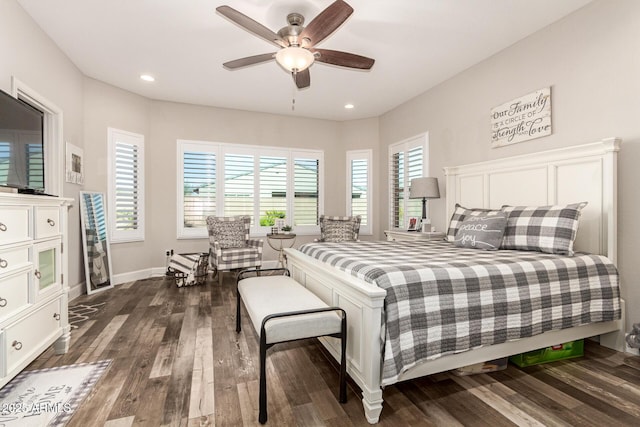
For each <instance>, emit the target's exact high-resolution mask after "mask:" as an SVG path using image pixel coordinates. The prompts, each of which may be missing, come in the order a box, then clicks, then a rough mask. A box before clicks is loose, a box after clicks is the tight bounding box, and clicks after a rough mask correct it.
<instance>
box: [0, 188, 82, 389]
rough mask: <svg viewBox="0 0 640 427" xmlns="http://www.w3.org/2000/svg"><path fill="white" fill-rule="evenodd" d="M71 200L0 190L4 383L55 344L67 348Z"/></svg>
mask: <svg viewBox="0 0 640 427" xmlns="http://www.w3.org/2000/svg"><path fill="white" fill-rule="evenodd" d="M71 201H72V200H71V199H63V198H59V197H47V196H31V195H19V194H13V193H0V387H2V386H4V385H5V384H6V383H7V382H9V381H10V380H11V379H12V378H13V377H14V376H16V375H17V374H18V373H19V372H20V371H21V370H22V369H24V368H25V367H26V366H27V365H28V364H29V363H31V362H32V361H33V360H34V359H35V358H36V357H38V355H40V353H42V352H43V351H44V350H46V349H47V348H48V347H49V346H50V345H51V344H54V343H55V351H56V353H57V354H62V353H66V352H67V350H68V349H69V339H70V327H69V319H68V305H69V302H68V291H69V286H68V284H67V283H66V282H65V276H66V272H67V254H66V248H67V239H68V220H67V218H68V212H67V211H68V208H69V206H70V202H71Z"/></svg>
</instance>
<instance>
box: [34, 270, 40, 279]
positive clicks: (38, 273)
mask: <svg viewBox="0 0 640 427" xmlns="http://www.w3.org/2000/svg"><path fill="white" fill-rule="evenodd" d="M33 274H35V276H36V277H37V278H38V280H40V278H41V277H42V273H40V272H39V271H38V270H36V271H35V272H34V273H33Z"/></svg>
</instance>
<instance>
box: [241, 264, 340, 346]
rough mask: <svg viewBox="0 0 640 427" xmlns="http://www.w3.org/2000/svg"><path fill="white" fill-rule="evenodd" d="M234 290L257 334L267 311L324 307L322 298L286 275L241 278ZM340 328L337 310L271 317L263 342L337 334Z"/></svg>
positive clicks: (274, 312)
mask: <svg viewBox="0 0 640 427" xmlns="http://www.w3.org/2000/svg"><path fill="white" fill-rule="evenodd" d="M238 292H240V295H241V296H242V300H243V301H244V305H245V307H246V308H247V312H248V313H249V317H251V322H252V323H253V327H254V328H255V330H256V332H258V334H260V328H261V326H262V320H263V319H264V318H265V317H267V316H268V315H270V314H276V313H285V312H291V311H300V310H309V309H314V308H324V307H327V304H325V303H324V301H322V300H321V299H320V298H318V297H317V296H316V295H314V294H313V293H312V292H311V291H309V290H308V289H307V288H305V287H304V286H302V285H301V284H299V283H298V282H296V281H295V280H294V279H292V278H291V277H288V276H262V277H250V278H247V279H242V280H240V282H238ZM340 327H341V317H340V315H338V313H336V312H324V313H312V314H304V315H298V316H291V317H284V318H278V319H272V320H270V321H268V322H267V324H266V326H265V331H266V335H267V344H273V343H277V342H283V341H290V340H297V339H303V338H311V337H320V336H324V335H330V334H335V333H339V332H340Z"/></svg>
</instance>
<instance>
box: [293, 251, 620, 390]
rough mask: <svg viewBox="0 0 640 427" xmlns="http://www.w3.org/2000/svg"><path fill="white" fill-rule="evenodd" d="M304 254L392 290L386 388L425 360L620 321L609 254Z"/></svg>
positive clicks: (387, 310)
mask: <svg viewBox="0 0 640 427" xmlns="http://www.w3.org/2000/svg"><path fill="white" fill-rule="evenodd" d="M300 251H301V252H303V253H305V254H307V255H309V256H311V257H313V258H316V259H318V260H321V261H323V262H326V263H328V264H331V265H332V266H334V267H336V268H338V269H340V270H343V271H345V272H347V273H350V274H352V275H353V276H356V277H358V278H360V279H363V280H365V281H367V282H370V283H373V284H376V285H377V286H380V287H381V288H383V289H385V290H386V291H387V297H386V299H385V316H386V330H385V338H386V339H385V345H384V350H383V351H384V355H383V358H384V365H383V373H382V385H389V384H393V383H395V382H397V378H398V376H399V375H400V374H401V373H402V372H404V371H406V370H407V369H409V368H411V367H413V366H414V365H415V364H416V363H417V362H419V361H421V360H425V359H436V358H438V357H440V356H444V355H447V354H452V353H459V352H463V351H466V350H470V349H473V348H477V347H482V346H488V345H492V344H499V343H503V342H506V341H509V340H513V339H517V338H524V337H529V336H533V335H537V334H541V333H543V332H546V331H549V330H553V329H564V328H571V327H575V326H579V325H584V324H588V323H593V322H604V321H610V320H615V319H619V318H620V315H621V314H620V300H619V288H618V271H617V270H616V267H615V266H614V265H613V263H612V262H611V261H610V260H609V259H607V258H606V257H603V256H599V255H588V254H576V255H575V256H572V257H568V256H560V255H552V254H543V253H539V252H528V251H515V250H513V251H512V250H500V251H480V250H475V249H463V248H458V247H455V246H454V245H453V244H451V243H448V242H440V241H430V242H347V243H309V244H306V245H303V246H302V247H301V248H300Z"/></svg>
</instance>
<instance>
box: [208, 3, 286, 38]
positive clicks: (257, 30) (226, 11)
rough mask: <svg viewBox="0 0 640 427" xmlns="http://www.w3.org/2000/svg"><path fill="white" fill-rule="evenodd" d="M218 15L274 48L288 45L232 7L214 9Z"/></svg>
mask: <svg viewBox="0 0 640 427" xmlns="http://www.w3.org/2000/svg"><path fill="white" fill-rule="evenodd" d="M216 10H217V11H218V13H219V14H220V15H222V16H224V17H225V18H227V19H229V20H231V21H233V22H235V23H236V24H238V25H239V26H241V27H242V28H244V29H245V30H247V31H249V32H251V33H253V34H255V35H256V36H258V37H261V38H263V39H265V40H266V41H268V42H270V43H273V44H275V45H276V46H282V47H287V46H289V44H288V43H287V42H286V41H284V40H283V39H282V38H281V37H280V36H279V35H277V34H276V33H274V32H273V31H271V30H270V29H268V28H267V27H265V26H264V25H262V24H260V23H259V22H256V21H254V20H253V19H251V18H249V17H248V16H247V15H245V14H243V13H241V12H238V11H237V10H235V9H234V8H232V7H229V6H218V7H217V8H216Z"/></svg>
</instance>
